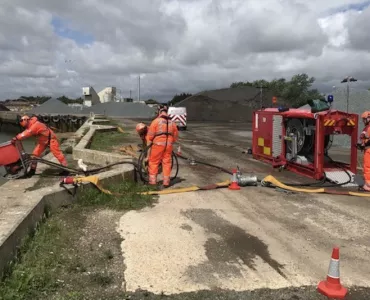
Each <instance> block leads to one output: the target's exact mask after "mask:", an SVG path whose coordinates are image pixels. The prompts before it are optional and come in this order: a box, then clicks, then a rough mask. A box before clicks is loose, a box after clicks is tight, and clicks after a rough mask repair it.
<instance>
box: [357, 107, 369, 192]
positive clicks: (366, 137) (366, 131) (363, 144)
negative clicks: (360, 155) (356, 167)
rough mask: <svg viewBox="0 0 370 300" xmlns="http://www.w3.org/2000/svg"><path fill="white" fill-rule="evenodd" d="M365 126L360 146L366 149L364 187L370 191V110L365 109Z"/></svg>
mask: <svg viewBox="0 0 370 300" xmlns="http://www.w3.org/2000/svg"><path fill="white" fill-rule="evenodd" d="M361 118H362V121H363V122H364V125H365V128H364V129H363V131H362V132H361V134H360V144H359V148H360V149H361V150H362V151H364V163H363V168H364V181H365V184H364V186H363V187H362V188H363V189H364V190H365V191H368V192H370V111H365V112H364V113H363V114H362V115H361Z"/></svg>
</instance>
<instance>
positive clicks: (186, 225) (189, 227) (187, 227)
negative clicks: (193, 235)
mask: <svg viewBox="0 0 370 300" xmlns="http://www.w3.org/2000/svg"><path fill="white" fill-rule="evenodd" d="M180 228H181V229H184V230H186V231H192V230H193V227H191V226H190V225H188V224H182V225H181V226H180Z"/></svg>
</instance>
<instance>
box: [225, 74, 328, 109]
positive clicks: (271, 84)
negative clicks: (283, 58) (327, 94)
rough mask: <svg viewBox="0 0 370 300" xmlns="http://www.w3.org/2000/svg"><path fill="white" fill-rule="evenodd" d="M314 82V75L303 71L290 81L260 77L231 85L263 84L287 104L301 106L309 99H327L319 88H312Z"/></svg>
mask: <svg viewBox="0 0 370 300" xmlns="http://www.w3.org/2000/svg"><path fill="white" fill-rule="evenodd" d="M314 82H315V78H314V77H309V76H308V75H307V74H304V73H303V74H297V75H294V76H293V77H292V78H291V79H290V81H287V80H286V79H285V78H279V79H273V80H271V81H267V80H264V79H260V80H255V81H253V82H248V81H247V82H234V83H232V84H231V86H230V87H231V88H237V87H242V86H253V87H261V86H263V87H265V88H267V89H268V90H270V91H272V92H273V93H274V94H275V96H276V97H278V98H281V99H283V101H284V102H285V103H286V104H288V105H290V106H292V107H299V106H301V105H304V104H306V103H307V101H309V100H313V99H320V100H325V99H324V97H323V96H322V95H321V94H320V92H319V91H318V90H317V89H312V88H311V87H312V84H313V83H314Z"/></svg>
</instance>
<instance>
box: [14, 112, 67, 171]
mask: <svg viewBox="0 0 370 300" xmlns="http://www.w3.org/2000/svg"><path fill="white" fill-rule="evenodd" d="M20 125H21V126H22V127H23V128H26V130H25V131H23V132H21V133H20V134H18V135H17V136H16V137H15V138H13V139H12V141H13V142H15V141H16V140H20V141H21V140H24V139H26V138H29V137H31V136H36V137H37V145H36V147H35V149H34V150H33V152H32V155H33V156H36V157H40V156H41V154H42V153H43V152H44V151H45V149H46V148H47V147H50V151H51V153H53V155H54V156H55V157H56V158H57V159H58V161H59V163H60V164H61V165H63V166H67V161H66V159H65V157H64V155H63V153H62V151H61V150H60V148H59V142H58V139H57V137H56V135H55V133H54V132H53V130H51V129H50V128H49V127H48V126H46V125H45V124H44V123H41V122H40V121H38V119H37V117H32V118H30V117H28V116H23V117H22V118H21V120H20ZM36 167H37V162H36V161H32V162H31V169H30V171H29V172H28V173H27V175H28V176H29V177H31V176H33V175H35V173H36ZM60 175H68V172H67V171H62V172H61V173H60Z"/></svg>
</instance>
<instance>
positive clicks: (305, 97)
mask: <svg viewBox="0 0 370 300" xmlns="http://www.w3.org/2000/svg"><path fill="white" fill-rule="evenodd" d="M314 82H315V78H314V77H309V76H308V75H307V74H305V73H302V74H297V75H294V76H293V77H292V78H291V79H290V80H287V79H286V78H278V79H273V80H271V81H268V80H265V79H258V80H255V81H245V82H243V81H239V82H234V83H232V84H231V85H230V88H238V87H243V86H251V87H255V88H261V87H262V88H263V89H264V90H265V91H270V92H272V93H273V94H274V96H276V97H277V98H278V103H279V102H280V103H281V102H283V103H285V104H287V105H289V106H292V107H299V106H301V105H304V104H306V103H307V102H308V101H310V100H314V99H318V100H325V97H324V96H323V95H322V94H321V93H320V92H319V91H318V90H317V89H313V88H312V85H313V83H314ZM190 96H192V94H191V93H180V94H176V95H174V96H173V97H172V99H171V100H170V101H168V102H167V105H168V106H171V105H175V104H177V103H179V102H181V101H182V100H184V99H186V98H188V97H190ZM49 99H51V97H48V96H21V97H20V98H18V99H14V100H10V99H8V100H6V101H5V102H9V101H15V100H18V101H19V100H22V101H27V102H30V103H36V104H42V103H44V102H46V101H48V100H49ZM57 99H58V100H60V101H62V102H64V103H66V104H69V103H79V104H82V103H83V99H82V98H81V97H79V98H68V97H66V96H64V95H63V96H61V97H59V98H57ZM271 100H272V99H271ZM145 102H146V104H158V103H159V101H157V100H155V99H152V98H151V99H148V100H146V101H145Z"/></svg>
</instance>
